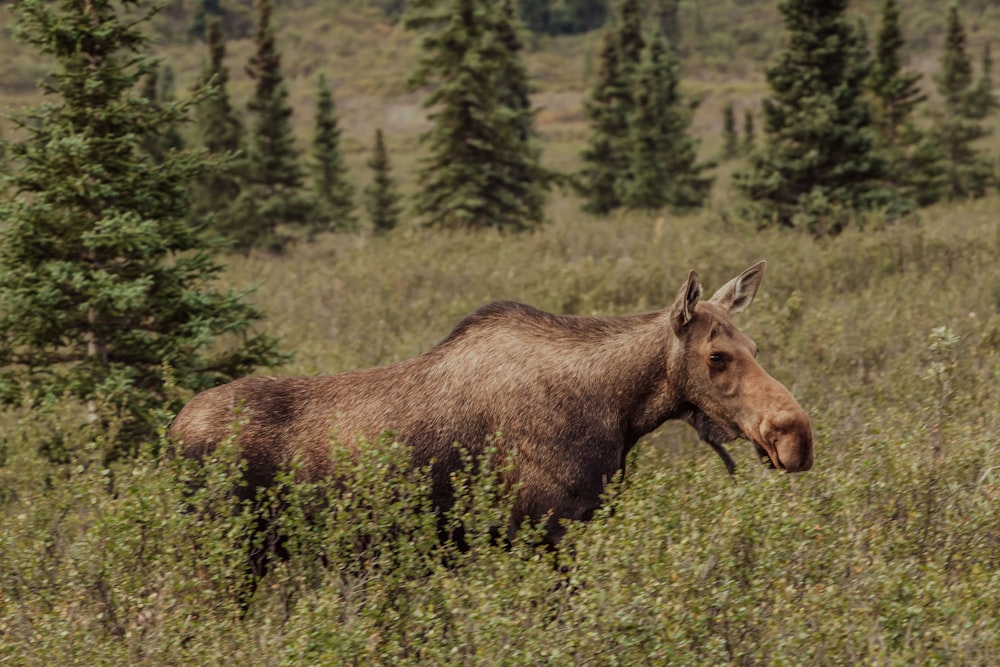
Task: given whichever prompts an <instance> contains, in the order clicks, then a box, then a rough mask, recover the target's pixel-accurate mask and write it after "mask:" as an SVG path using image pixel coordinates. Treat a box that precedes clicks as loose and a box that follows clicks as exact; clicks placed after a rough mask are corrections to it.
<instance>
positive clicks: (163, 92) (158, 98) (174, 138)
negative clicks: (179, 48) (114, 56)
mask: <svg viewBox="0 0 1000 667" xmlns="http://www.w3.org/2000/svg"><path fill="white" fill-rule="evenodd" d="M160 71H161V68H160V67H159V66H158V65H157V64H156V63H150V65H149V72H148V73H147V74H146V77H145V79H144V80H143V85H142V97H143V99H145V100H146V102H147V103H148V104H149V105H150V106H152V107H154V108H159V107H161V106H163V105H165V104H170V103H172V102H173V101H174V100H175V95H174V74H173V70H172V69H170V67H169V66H164V67H163V68H162V71H163V77H162V79H161V77H160ZM143 143H144V145H145V147H146V150H147V151H148V152H149V154H150V156H152V158H153V159H154V160H156V161H157V162H162V161H163V160H164V157H165V156H166V154H167V153H168V152H170V151H177V150H181V149H182V148H184V140H183V139H182V138H181V133H180V130H178V129H177V123H173V122H171V123H167V124H165V125H164V126H163V127H157V128H154V129H153V130H152V131H151V132H150V134H149V135H148V136H146V137H145V140H144V142H143Z"/></svg>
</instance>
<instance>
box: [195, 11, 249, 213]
mask: <svg viewBox="0 0 1000 667" xmlns="http://www.w3.org/2000/svg"><path fill="white" fill-rule="evenodd" d="M205 41H206V43H207V46H208V55H209V59H208V62H207V63H206V64H205V65H204V66H203V68H202V71H201V74H200V75H199V77H198V84H197V86H198V88H200V89H203V90H205V91H207V92H206V94H205V95H204V96H203V97H202V98H201V100H200V101H199V102H198V104H197V106H196V108H195V121H196V128H195V132H196V136H197V137H198V141H199V143H200V144H201V145H202V146H203V147H204V148H205V150H206V151H207V152H208V154H209V155H210V156H213V157H214V158H215V159H216V160H218V163H217V166H216V168H215V169H212V170H210V171H209V172H208V173H206V174H204V175H202V176H201V177H200V178H199V179H198V180H197V182H196V183H195V187H194V192H195V199H194V205H193V210H192V212H193V216H194V217H195V218H196V219H197V220H198V221H199V224H206V222H211V223H212V226H213V227H215V228H216V229H220V230H226V229H233V228H234V227H235V225H234V222H233V221H232V220H231V216H232V215H233V211H232V206H233V202H235V201H237V199H238V198H239V195H240V191H241V189H242V187H241V181H240V175H239V167H240V164H239V163H238V162H236V161H235V158H236V156H237V154H238V153H239V151H240V150H241V148H242V146H243V135H244V129H243V124H242V123H241V122H240V119H239V118H238V117H237V116H236V111H235V110H234V109H233V106H232V104H231V103H230V101H229V91H228V84H229V69H228V68H227V67H226V65H225V59H226V43H225V39H224V37H223V35H222V23H221V21H220V20H219V19H218V18H210V19H208V22H207V24H206V27H205ZM209 215H211V216H212V217H211V220H210V221H209V219H208V216H209Z"/></svg>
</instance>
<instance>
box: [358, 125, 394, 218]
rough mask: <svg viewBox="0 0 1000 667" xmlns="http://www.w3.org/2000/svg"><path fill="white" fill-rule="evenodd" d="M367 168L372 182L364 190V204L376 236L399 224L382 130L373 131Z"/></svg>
mask: <svg viewBox="0 0 1000 667" xmlns="http://www.w3.org/2000/svg"><path fill="white" fill-rule="evenodd" d="M368 166H369V167H370V168H371V170H372V181H371V183H370V184H369V185H368V187H366V188H365V203H366V207H367V209H368V218H369V219H370V220H371V223H372V228H373V229H374V230H375V233H376V234H383V233H386V232H389V231H392V230H393V229H395V228H396V225H398V224H399V214H400V208H401V207H400V204H399V195H398V194H397V192H396V184H395V182H394V181H393V178H392V174H391V173H390V172H391V165H390V164H389V153H388V151H386V149H385V139H384V138H383V137H382V128H378V129H377V130H375V146H374V148H373V149H372V157H371V160H369V161H368Z"/></svg>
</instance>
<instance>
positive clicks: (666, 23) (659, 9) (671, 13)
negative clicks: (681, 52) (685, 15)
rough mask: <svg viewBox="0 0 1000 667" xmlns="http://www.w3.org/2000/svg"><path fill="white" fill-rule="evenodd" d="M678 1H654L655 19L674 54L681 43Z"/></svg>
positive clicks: (679, 5) (679, 6)
mask: <svg viewBox="0 0 1000 667" xmlns="http://www.w3.org/2000/svg"><path fill="white" fill-rule="evenodd" d="M680 9H681V3H680V0H656V8H655V12H656V19H657V22H658V23H659V25H660V30H661V31H662V32H663V36H664V37H666V38H667V43H668V44H669V45H670V48H671V49H672V50H673V51H674V52H675V53H676V52H677V49H678V46H679V45H680V41H681V19H680Z"/></svg>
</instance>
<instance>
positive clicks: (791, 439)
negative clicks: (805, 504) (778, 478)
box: [751, 406, 813, 472]
mask: <svg viewBox="0 0 1000 667" xmlns="http://www.w3.org/2000/svg"><path fill="white" fill-rule="evenodd" d="M796 407H797V406H796ZM758 433H759V438H760V440H759V442H758V443H757V444H758V445H759V446H760V448H761V449H763V450H764V451H765V452H766V453H767V455H768V457H769V458H770V459H771V463H773V464H774V467H776V468H779V469H781V470H785V471H786V472H804V471H806V470H809V469H810V468H812V464H813V443H812V425H811V424H810V423H809V417H808V416H806V414H805V412H804V411H802V409H801V408H798V409H785V410H780V411H778V412H776V413H774V414H771V415H769V416H767V417H765V418H764V420H763V421H762V422H761V424H760V427H759V431H758ZM751 439H753V438H751Z"/></svg>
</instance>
